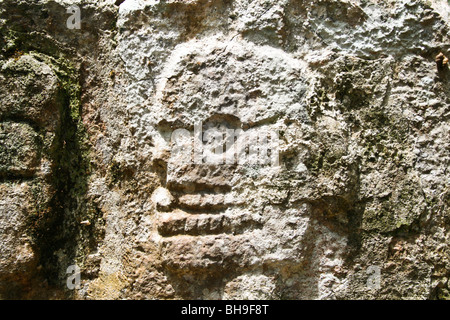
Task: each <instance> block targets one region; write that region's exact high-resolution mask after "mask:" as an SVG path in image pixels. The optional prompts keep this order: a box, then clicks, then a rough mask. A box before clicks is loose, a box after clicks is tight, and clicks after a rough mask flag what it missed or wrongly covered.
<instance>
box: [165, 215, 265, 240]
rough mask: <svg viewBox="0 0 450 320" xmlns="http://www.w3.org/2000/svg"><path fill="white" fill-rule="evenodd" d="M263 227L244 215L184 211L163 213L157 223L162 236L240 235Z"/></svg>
mask: <svg viewBox="0 0 450 320" xmlns="http://www.w3.org/2000/svg"><path fill="white" fill-rule="evenodd" d="M260 227H261V222H259V221H256V220H255V219H253V218H251V217H248V216H247V215H245V214H242V215H240V216H237V217H231V216H229V215H225V214H220V215H209V214H201V215H191V214H188V213H185V212H183V211H175V212H170V213H162V214H160V216H159V219H158V222H157V228H158V232H159V233H160V235H162V236H164V237H171V236H176V235H211V234H221V233H229V234H240V233H243V232H245V231H247V230H251V229H256V228H260Z"/></svg>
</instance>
